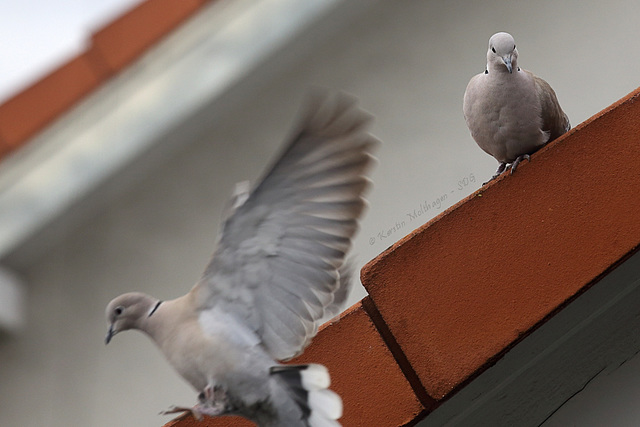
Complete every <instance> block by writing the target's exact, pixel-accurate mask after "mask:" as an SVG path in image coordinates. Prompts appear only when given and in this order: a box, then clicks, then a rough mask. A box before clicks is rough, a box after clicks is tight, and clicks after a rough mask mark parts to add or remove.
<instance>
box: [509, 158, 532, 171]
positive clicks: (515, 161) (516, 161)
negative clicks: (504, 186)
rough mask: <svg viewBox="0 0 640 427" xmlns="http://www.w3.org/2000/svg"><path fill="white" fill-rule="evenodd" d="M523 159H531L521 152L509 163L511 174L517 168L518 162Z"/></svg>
mask: <svg viewBox="0 0 640 427" xmlns="http://www.w3.org/2000/svg"><path fill="white" fill-rule="evenodd" d="M523 160H527V161H531V158H530V157H529V155H528V154H523V155H522V156H518V157H517V158H516V159H515V160H514V161H513V164H512V165H511V174H513V173H514V172H515V171H516V169H517V168H518V165H519V164H520V162H521V161H523Z"/></svg>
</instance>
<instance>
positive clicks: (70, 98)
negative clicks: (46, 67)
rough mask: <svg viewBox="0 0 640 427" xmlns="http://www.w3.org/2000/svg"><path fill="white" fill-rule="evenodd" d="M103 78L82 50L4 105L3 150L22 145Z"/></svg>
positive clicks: (0, 116)
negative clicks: (81, 52) (78, 54)
mask: <svg viewBox="0 0 640 427" xmlns="http://www.w3.org/2000/svg"><path fill="white" fill-rule="evenodd" d="M100 81H101V77H100V76H99V75H97V74H96V73H95V70H94V69H93V68H92V66H91V63H90V61H89V60H88V57H87V55H85V54H82V55H80V56H78V57H76V58H73V59H72V60H70V61H69V62H67V63H65V64H64V65H62V66H61V67H59V68H58V69H56V70H55V71H53V72H52V73H50V74H49V75H48V76H46V77H44V78H43V79H41V80H40V81H38V82H36V83H35V84H33V85H32V86H30V87H29V88H27V89H25V90H24V91H22V92H20V93H18V94H17V95H15V96H14V97H13V98H11V99H9V100H8V101H7V102H5V103H4V104H2V105H0V135H1V138H2V142H3V146H2V148H3V150H2V151H5V152H7V151H9V150H12V149H14V148H15V147H17V146H19V145H20V144H21V143H23V142H24V141H25V140H27V139H28V138H29V137H31V136H32V135H33V134H34V133H36V132H37V131H39V130H41V129H42V128H43V127H44V126H45V125H47V124H48V123H49V122H51V120H53V119H54V118H55V117H57V116H58V115H59V114H61V113H62V112H64V111H65V110H67V109H69V107H71V106H72V105H73V104H75V103H76V102H77V101H78V100H80V99H82V97H84V96H85V95H87V94H88V93H89V92H91V90H93V89H95V88H96V87H97V86H98V85H99V84H100Z"/></svg>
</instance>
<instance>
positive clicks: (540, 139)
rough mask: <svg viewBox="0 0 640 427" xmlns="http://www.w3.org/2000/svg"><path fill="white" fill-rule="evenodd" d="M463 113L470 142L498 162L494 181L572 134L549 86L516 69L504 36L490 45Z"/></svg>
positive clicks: (511, 43) (507, 37) (509, 41)
mask: <svg viewBox="0 0 640 427" xmlns="http://www.w3.org/2000/svg"><path fill="white" fill-rule="evenodd" d="M463 111H464V117H465V120H466V122H467V126H468V127H469V130H470V131H471V136H472V137H473V139H474V140H475V141H476V143H477V144H478V145H479V146H480V148H482V149H483V150H484V151H485V152H486V153H488V154H490V155H492V156H493V157H494V158H495V159H496V160H498V162H500V166H499V167H498V170H497V171H496V174H495V175H494V176H493V177H492V179H493V178H496V177H497V176H498V175H500V174H501V173H502V172H503V171H504V170H506V167H507V165H508V164H512V168H511V172H512V173H513V172H514V171H515V170H516V168H517V166H518V163H520V161H522V160H523V159H529V155H530V154H532V153H534V152H536V151H537V150H539V149H540V148H541V147H543V146H544V145H545V144H547V143H548V142H550V141H553V140H554V139H555V138H557V137H559V136H560V135H562V134H564V133H565V132H567V131H568V130H569V129H570V128H571V125H570V123H569V119H568V117H567V115H566V114H565V113H564V111H562V108H560V104H559V103H558V99H557V97H556V94H555V92H554V91H553V89H552V88H551V86H549V84H548V83H547V82H545V81H544V80H542V79H541V78H540V77H537V76H535V75H534V74H533V73H531V72H529V71H527V70H524V69H521V68H520V67H519V66H518V50H517V49H516V44H515V41H514V39H513V37H512V36H511V35H510V34H508V33H497V34H494V35H493V36H492V37H491V38H490V39H489V49H488V50H487V68H486V70H485V72H483V73H480V74H478V75H476V76H474V77H473V78H472V79H471V81H470V82H469V84H468V85H467V90H466V91H465V94H464V104H463Z"/></svg>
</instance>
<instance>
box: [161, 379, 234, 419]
mask: <svg viewBox="0 0 640 427" xmlns="http://www.w3.org/2000/svg"><path fill="white" fill-rule="evenodd" d="M198 401H199V402H198V403H197V404H196V405H195V406H194V407H193V408H187V407H183V406H172V407H171V408H169V409H167V410H166V411H163V412H161V413H160V414H162V415H168V414H178V413H190V414H191V415H192V416H193V418H195V419H196V420H198V421H201V420H202V419H203V418H204V416H205V415H206V416H209V417H217V416H219V415H222V414H225V413H227V412H229V409H230V405H229V400H228V399H227V393H226V392H225V391H224V390H223V389H221V388H219V387H215V386H207V387H206V388H205V389H204V390H203V391H202V392H201V393H200V394H199V395H198Z"/></svg>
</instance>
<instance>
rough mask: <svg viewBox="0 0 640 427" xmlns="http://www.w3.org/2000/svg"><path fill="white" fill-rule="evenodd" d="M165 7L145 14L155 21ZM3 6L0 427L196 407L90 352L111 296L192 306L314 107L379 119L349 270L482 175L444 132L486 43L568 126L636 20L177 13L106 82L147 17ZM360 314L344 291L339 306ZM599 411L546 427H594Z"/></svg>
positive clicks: (624, 75) (527, 4) (589, 107)
mask: <svg viewBox="0 0 640 427" xmlns="http://www.w3.org/2000/svg"><path fill="white" fill-rule="evenodd" d="M176 1H178V0H159V1H157V0H156V3H161V6H162V7H163V8H165V10H169V12H167V13H173V12H171V10H172V9H171V8H170V7H168V5H169V6H170V4H171V3H172V2H176ZM5 3H6V4H3V5H1V6H0V102H2V103H3V105H2V106H0V143H2V144H3V150H2V156H3V157H2V163H0V257H1V262H0V267H1V270H0V273H1V274H0V330H2V332H1V333H0V425H1V426H51V427H54V426H55V427H57V426H69V425H82V426H105V427H106V426H114V425H122V426H124V425H128V426H149V427H151V426H158V425H162V424H163V423H164V422H166V421H168V420H169V418H167V417H160V416H158V415H156V414H157V413H158V412H159V411H160V410H163V409H166V408H167V407H169V406H170V405H172V404H181V405H186V404H191V403H193V402H194V401H195V393H194V392H193V391H192V390H191V389H190V388H189V387H188V386H187V385H186V383H184V382H183V381H182V379H180V378H179V377H178V375H177V374H175V373H174V372H173V371H172V370H171V368H170V367H169V366H168V364H167V363H166V362H165V361H164V360H163V359H162V356H161V355H160V353H159V352H158V351H156V350H155V349H154V348H153V344H152V343H151V342H150V341H149V340H148V339H146V338H141V336H139V335H138V334H133V333H131V334H123V335H119V336H118V337H117V338H116V339H115V340H114V342H113V343H112V344H111V345H109V346H108V347H105V346H104V343H103V338H104V334H105V333H106V321H105V318H104V308H105V306H106V304H107V303H108V302H109V300H110V299H111V298H113V297H115V296H117V295H119V294H120V293H123V292H127V291H132V290H137V291H142V292H147V293H150V294H153V295H154V296H157V297H158V298H160V299H171V298H174V297H176V296H179V295H182V294H184V293H186V292H187V291H188V290H189V289H190V287H191V286H192V284H193V283H194V282H195V281H196V280H197V279H198V277H199V276H200V273H201V271H202V269H203V268H204V266H205V265H206V263H207V261H208V259H209V256H210V255H211V253H212V251H213V247H214V243H215V241H216V233H217V231H218V227H219V222H220V219H221V217H222V212H223V209H224V208H225V203H226V201H227V200H228V197H229V195H230V193H231V191H232V189H233V185H234V184H235V183H236V182H239V181H242V180H251V181H252V182H255V181H256V180H257V179H259V177H260V176H261V175H262V174H263V172H264V171H265V169H266V168H267V166H268V165H269V164H270V162H271V161H272V160H273V159H274V156H276V155H277V153H278V151H279V150H280V149H281V148H282V145H283V142H284V141H285V140H286V138H287V136H288V135H289V132H290V131H291V128H292V126H293V125H294V123H295V120H296V118H297V112H298V109H299V107H300V106H301V105H302V104H303V102H304V99H305V95H306V94H307V93H308V90H309V88H310V87H313V86H321V87H327V88H330V89H336V90H343V91H346V92H348V93H350V94H353V95H354V96H356V97H358V98H359V100H360V104H361V106H362V107H363V108H364V109H366V110H368V111H370V112H371V113H373V114H374V115H375V116H376V121H375V124H374V126H373V128H372V132H373V133H374V134H375V135H376V136H377V137H378V138H380V139H381V140H382V141H383V144H382V145H381V146H380V148H379V150H378V152H377V157H378V160H379V164H378V165H377V167H376V168H375V170H374V171H373V173H372V180H373V182H374V186H373V187H372V190H371V191H370V193H369V196H368V200H369V202H370V207H369V210H368V212H367V213H366V215H365V217H364V220H363V221H362V225H361V231H360V233H359V235H358V237H357V239H356V241H355V244H354V254H355V256H356V260H357V263H358V266H359V267H361V266H362V265H364V264H365V263H366V262H368V261H369V260H371V259H372V258H374V257H375V256H377V255H378V254H379V253H380V252H382V251H384V250H385V249H386V248H387V247H388V246H390V245H391V244H392V243H394V242H395V241H397V240H398V239H400V238H402V237H403V236H405V235H406V234H408V233H410V232H411V231H412V230H413V229H415V228H416V227H419V226H421V225H422V224H424V223H425V222H427V221H428V220H429V219H430V218H433V217H434V216H436V215H438V214H439V213H441V212H443V211H444V210H445V209H446V208H448V207H450V206H452V205H453V204H455V203H456V202H458V201H459V200H461V199H462V198H464V197H465V196H467V195H469V194H471V193H472V192H473V191H475V190H477V189H478V188H479V187H480V186H481V184H482V182H484V181H486V180H487V179H488V178H489V177H490V176H491V175H492V174H493V172H494V171H495V169H496V167H497V162H496V161H495V160H494V159H493V158H491V157H490V156H488V155H487V154H485V153H484V152H482V151H481V150H480V149H479V148H478V147H477V146H476V144H475V143H474V142H473V140H472V139H471V136H470V135H469V132H468V130H467V128H466V126H465V123H464V119H463V116H462V96H463V93H464V90H465V88H466V85H467V82H468V81H469V79H470V78H471V77H472V76H473V75H474V74H477V73H479V72H482V71H483V70H484V67H485V62H486V56H485V55H486V49H487V41H488V39H489V37H490V36H491V35H492V34H493V33H495V32H498V31H508V32H510V33H511V34H512V35H513V36H514V37H515V39H516V42H517V45H518V51H519V53H520V57H519V65H520V66H522V67H523V68H526V69H528V70H531V71H533V72H534V73H536V74H537V75H539V76H541V77H543V78H544V79H545V80H547V81H548V82H549V83H550V84H551V86H552V87H553V88H554V89H555V91H556V93H557V95H558V98H559V101H560V103H561V105H562V107H563V109H564V110H565V112H566V113H567V114H568V116H569V118H570V120H571V123H572V124H573V125H574V126H576V125H578V124H579V123H581V122H582V121H584V120H585V119H587V118H589V117H590V116H592V115H593V114H595V113H597V112H598V111H600V110H602V109H603V108H605V107H607V106H608V105H609V104H611V103H613V102H614V101H616V100H618V99H619V98H621V97H623V96H624V95H626V94H627V93H629V92H630V91H632V90H634V89H635V88H636V87H638V85H640V50H639V49H638V40H640V26H638V25H637V21H638V17H640V3H638V2H637V1H623V0H609V1H608V2H606V3H604V2H599V1H591V0H587V1H585V0H582V1H578V0H566V1H563V2H552V1H544V2H531V1H500V0H492V1H483V2H463V1H447V2H445V1H440V0H429V1H427V0H424V1H418V0H393V1H392V0H375V1H374V0H351V1H346V0H258V1H248V0H219V1H209V2H207V1H195V0H194V1H187V0H184V3H185V4H187V3H188V4H193V5H194V6H193V10H194V11H193V13H189V14H188V16H186V15H185V17H184V19H181V20H180V21H179V22H178V23H176V24H175V25H174V26H173V27H172V28H171V29H170V30H166V31H165V30H162V31H160V30H159V31H160V32H162V33H163V36H162V37H159V38H157V39H154V40H153V41H152V42H151V41H150V42H148V43H146V44H145V46H144V50H143V51H141V52H138V53H137V54H136V57H135V59H127V60H123V61H121V62H120V63H119V64H120V65H118V66H113V63H118V58H120V57H119V56H118V55H119V52H120V49H122V51H127V49H128V48H129V44H132V45H136V44H137V41H138V40H135V38H136V37H138V36H137V33H136V31H129V32H128V31H127V28H129V27H127V22H128V21H127V17H128V16H130V14H131V13H132V11H133V10H134V9H133V8H136V9H135V11H136V12H135V13H136V14H142V15H144V14H147V15H148V16H146V17H145V18H144V19H143V21H144V22H145V23H146V24H145V25H147V26H149V27H150V28H151V31H152V32H153V28H154V25H155V24H156V23H157V24H158V25H160V24H161V23H163V22H165V21H166V19H165V18H164V17H163V16H162V14H161V13H158V12H157V11H156V10H155V9H153V8H152V7H151V6H149V4H150V3H153V1H147V2H139V1H134V0H110V1H106V0H101V1H89V0H83V1H79V0H75V1H74V0H47V1H46V2H45V1H44V0H28V1H24V2H5ZM141 4H142V6H140V5H141ZM167 8H168V9H167ZM136 16H139V15H136ZM123 20H124V21H123ZM116 21H117V22H124V24H123V25H122V26H120V27H117V28H116V30H117V31H115V36H113V37H112V40H111V42H110V44H109V45H108V46H107V45H106V44H104V43H103V44H100V45H98V43H99V42H101V41H102V40H103V38H104V37H102V38H101V36H102V35H104V31H103V29H105V28H108V27H109V25H111V23H113V22H116ZM138 22H139V21H136V23H138ZM136 25H138V24H136ZM136 25H133V27H136ZM137 29H139V28H137ZM165 33H166V34H165ZM105 37H106V36H105ZM138 44H139V43H138ZM96 46H97V47H96ZM105 46H106V47H105ZM92 47H96V48H95V49H93V48H92ZM87 52H88V53H87ZM83 55H84V56H87V57H91V58H93V60H94V62H92V63H93V64H94V67H96V66H95V63H97V62H96V61H95V58H96V57H97V56H96V55H98V56H99V57H100V58H103V57H106V58H115V59H113V61H114V62H113V63H111V62H109V61H105V64H104V68H101V67H97V68H94V69H93V71H92V72H94V73H95V74H96V75H100V76H107V77H108V78H102V79H96V81H95V82H94V81H92V80H91V81H90V82H89V83H86V82H85V81H84V80H82V79H81V78H79V77H78V78H75V77H73V76H72V78H70V79H67V80H64V84H62V83H61V84H60V85H59V86H57V87H55V88H54V89H55V90H52V91H50V92H46V93H45V94H44V96H41V97H40V98H38V99H39V101H38V102H40V103H41V104H42V105H39V104H37V103H35V104H29V102H34V101H33V99H35V98H34V97H31V98H29V96H30V94H32V93H33V90H34V89H33V88H34V87H35V88H36V89H37V88H38V85H39V82H40V81H41V79H42V78H44V77H46V76H47V75H49V73H52V72H55V70H57V69H58V68H59V67H60V66H61V64H66V63H68V61H73V59H74V58H76V57H84V56H83ZM100 55H104V56H100ZM109 55H111V56H109ZM98 62H99V61H98ZM122 64H124V65H122ZM79 75H80V74H79ZM56 81H58V80H56ZM77 85H85V86H87V85H88V86H89V87H90V90H89V89H86V90H85V89H78V87H79V86H77ZM78 91H80V92H82V97H80V98H79V100H78V101H77V102H69V103H68V104H65V105H64V108H60V111H55V114H53V113H51V114H49V116H47V117H48V118H47V120H45V122H46V123H44V124H42V125H40V126H36V128H34V129H35V130H33V131H23V132H22V133H20V132H19V131H17V130H15V129H16V128H19V126H18V125H20V123H18V122H20V121H21V120H22V119H20V116H19V115H18V116H12V115H11V111H14V110H12V108H13V109H15V108H22V109H23V110H24V111H25V113H24V114H23V115H24V117H27V118H28V117H30V115H31V112H32V110H31V108H34V110H33V111H35V110H36V109H38V108H40V107H42V108H44V109H46V108H47V106H48V105H50V102H52V101H53V100H55V99H56V97H64V96H65V95H66V94H68V93H72V92H73V93H75V92H78ZM25 93H26V94H27V95H24V94H25ZM25 96H26V97H27V98H29V99H27V101H29V102H27V101H25ZM16 105H17V106H18V107H16ZM34 114H35V113H34ZM15 117H18V118H15ZM7 129H8V130H7ZM12 132H13V133H12ZM25 135H26V136H25ZM534 161H535V158H534ZM523 166H524V167H526V164H525V165H523ZM505 209H508V206H505ZM364 295H365V291H364V289H363V288H362V287H361V286H358V287H357V288H356V289H355V290H354V291H353V293H352V295H351V297H350V300H349V303H350V304H352V303H355V302H357V301H358V300H360V299H361V298H362V297H363V296H364ZM635 365H638V363H635V364H629V366H631V367H633V366H635ZM634 369H635V368H634ZM638 370H640V368H638ZM629 387H630V388H631V387H633V386H632V385H629ZM626 390H627V391H626V392H625V395H627V396H628V395H629V390H630V389H629V388H627V389H626ZM636 390H637V389H636ZM636 395H637V394H636ZM607 396H608V398H609V399H611V400H612V401H613V400H614V399H616V398H617V397H616V395H615V393H614V392H612V391H611V390H608V391H607ZM599 400H600V401H601V400H602V399H599ZM587 403H588V402H587ZM596 406H597V405H591V404H585V405H584V406H580V405H577V406H576V405H574V409H573V412H562V411H560V412H558V413H557V414H556V415H555V416H556V417H559V418H557V419H556V421H557V420H559V419H566V420H571V421H572V422H573V421H575V420H579V419H581V418H580V417H584V418H585V419H589V420H592V421H593V420H598V417H599V416H602V414H604V413H608V414H609V415H608V416H611V408H610V407H609V406H607V405H604V404H603V405H601V406H600V407H599V408H600V409H598V407H596ZM570 409H571V408H569V409H568V410H570ZM598 411H600V412H598ZM561 417H566V418H561ZM607 420H608V421H611V418H607ZM549 422H550V423H553V422H554V419H553V418H552V419H550V421H549ZM557 422H558V421H557ZM557 425H562V423H560V424H557ZM576 425H602V424H588V422H587V421H585V423H581V422H576ZM611 425H615V423H614V424H611ZM618 425H622V424H618Z"/></svg>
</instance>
